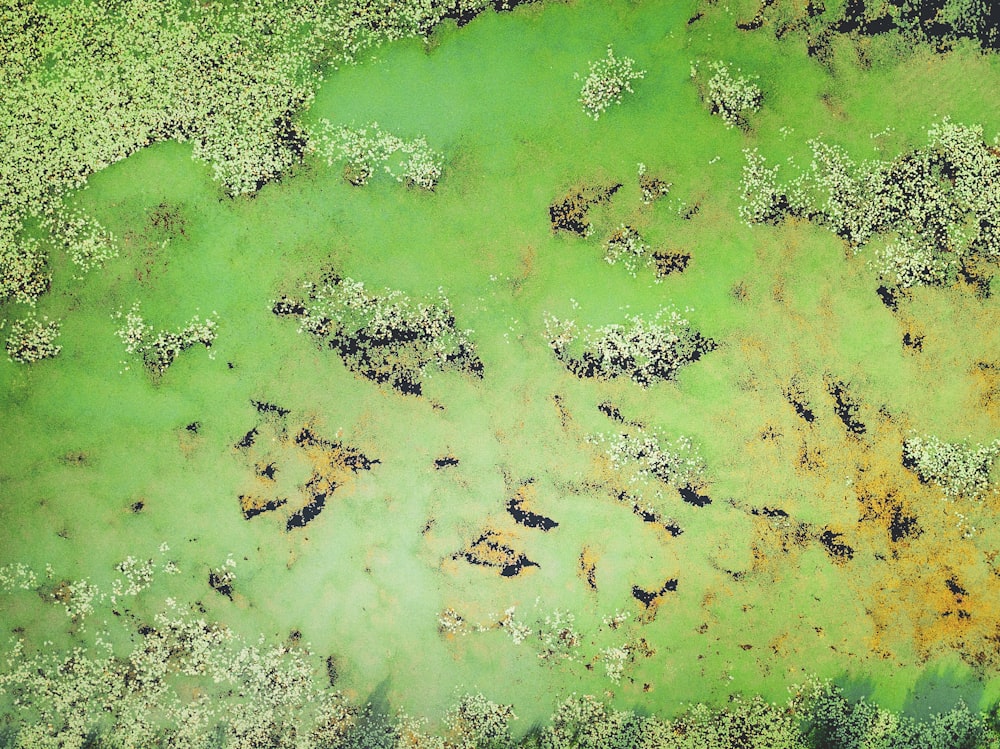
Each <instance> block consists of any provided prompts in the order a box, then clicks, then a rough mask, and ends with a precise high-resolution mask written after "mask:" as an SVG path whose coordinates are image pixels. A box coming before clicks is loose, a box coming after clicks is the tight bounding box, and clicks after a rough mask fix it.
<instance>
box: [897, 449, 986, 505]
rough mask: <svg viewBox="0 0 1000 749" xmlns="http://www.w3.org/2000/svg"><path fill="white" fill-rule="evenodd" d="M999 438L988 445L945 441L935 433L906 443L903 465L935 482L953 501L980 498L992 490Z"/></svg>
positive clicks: (921, 478) (922, 477) (921, 476)
mask: <svg viewBox="0 0 1000 749" xmlns="http://www.w3.org/2000/svg"><path fill="white" fill-rule="evenodd" d="M998 455H1000V439H995V440H993V441H992V442H988V443H985V444H982V443H979V444H972V443H970V442H969V441H968V440H964V441H961V442H945V441H944V440H942V439H940V438H939V437H935V436H934V435H932V434H926V435H923V436H916V435H914V436H911V437H908V438H907V439H906V440H904V441H903V465H905V466H906V467H907V468H910V469H912V470H913V471H915V472H916V473H917V476H919V477H920V480H921V481H925V482H928V481H929V482H932V483H934V484H937V485H938V486H939V487H941V491H942V492H944V494H945V496H946V497H948V498H950V499H959V498H964V499H981V498H982V497H983V496H985V495H986V493H987V492H988V491H989V489H990V484H991V480H992V479H991V472H992V470H993V463H994V462H995V461H996V458H997V456H998Z"/></svg>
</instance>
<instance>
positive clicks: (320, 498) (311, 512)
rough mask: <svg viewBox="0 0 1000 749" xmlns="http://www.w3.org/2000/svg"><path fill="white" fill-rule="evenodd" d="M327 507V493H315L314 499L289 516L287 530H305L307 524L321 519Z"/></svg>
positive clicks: (286, 524)
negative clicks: (320, 515) (318, 518)
mask: <svg viewBox="0 0 1000 749" xmlns="http://www.w3.org/2000/svg"><path fill="white" fill-rule="evenodd" d="M316 478H317V479H318V478H319V477H318V476H317V477H316ZM325 506H326V492H319V491H317V492H314V493H313V494H312V499H310V500H309V501H308V502H306V504H304V505H303V506H302V507H300V508H299V509H298V510H296V511H295V512H293V513H292V514H291V515H289V516H288V520H287V521H285V530H286V531H291V530H294V529H296V528H305V527H306V525H307V524H309V523H311V522H312V521H313V520H315V519H316V518H317V517H319V514H320V513H321V512H323V508H324V507H325Z"/></svg>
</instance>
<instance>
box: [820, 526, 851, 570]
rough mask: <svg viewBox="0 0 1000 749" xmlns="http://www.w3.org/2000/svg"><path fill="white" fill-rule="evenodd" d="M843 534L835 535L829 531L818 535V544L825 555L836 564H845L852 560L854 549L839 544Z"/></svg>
mask: <svg viewBox="0 0 1000 749" xmlns="http://www.w3.org/2000/svg"><path fill="white" fill-rule="evenodd" d="M843 535H844V534H843V533H835V532H834V531H831V530H829V529H827V530H824V531H823V532H822V533H820V535H819V542H820V543H821V544H823V548H825V549H826V553H827V554H829V555H830V558H831V559H833V560H834V561H836V562H847V561H849V560H851V559H854V549H853V548H851V547H850V546H848V545H847V544H845V543H841V542H840V540H839V539H840V538H842V537H843Z"/></svg>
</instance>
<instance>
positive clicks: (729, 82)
mask: <svg viewBox="0 0 1000 749" xmlns="http://www.w3.org/2000/svg"><path fill="white" fill-rule="evenodd" d="M699 64H700V63H692V65H691V77H692V78H693V79H695V80H696V81H699V82H701V81H703V79H704V77H705V75H706V74H705V73H702V71H701V70H700V69H699ZM706 67H707V68H708V79H707V80H705V81H704V82H703V85H702V98H703V99H704V100H705V103H706V104H707V105H708V109H709V111H710V112H711V113H712V114H715V115H718V116H719V117H721V118H722V120H723V122H725V123H726V125H727V126H728V127H741V128H746V127H748V121H747V116H748V115H749V114H750V113H752V112H756V111H757V110H758V109H760V105H761V102H762V101H763V100H764V92H763V91H761V89H760V87H759V86H758V85H757V84H756V83H754V79H753V78H751V77H749V76H744V75H739V73H740V70H739V68H736V72H735V73H734V72H733V71H732V68H731V65H730V64H729V63H726V62H723V61H722V60H717V61H714V62H710V63H708V64H707V65H706Z"/></svg>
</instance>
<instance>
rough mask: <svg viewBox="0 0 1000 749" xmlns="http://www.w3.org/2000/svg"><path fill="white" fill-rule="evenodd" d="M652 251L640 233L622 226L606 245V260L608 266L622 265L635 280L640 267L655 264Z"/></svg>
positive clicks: (613, 233) (615, 231) (629, 227)
mask: <svg viewBox="0 0 1000 749" xmlns="http://www.w3.org/2000/svg"><path fill="white" fill-rule="evenodd" d="M650 249H651V248H650V246H649V245H648V244H647V243H646V242H645V241H644V240H643V238H642V235H641V234H639V232H638V231H636V230H635V229H633V228H632V227H631V226H626V225H625V224H621V225H620V226H619V227H618V228H617V229H615V230H614V232H612V234H611V236H610V237H608V241H607V242H605V243H604V260H605V262H606V263H607V264H608V265H615V264H617V263H621V264H622V265H623V266H625V269H626V270H627V271H628V272H629V274H630V275H631V276H632V277H633V278H634V277H635V275H636V273H637V271H638V270H639V268H640V267H642V266H647V265H651V264H653V263H654V261H653V256H652V253H651V252H650Z"/></svg>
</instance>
